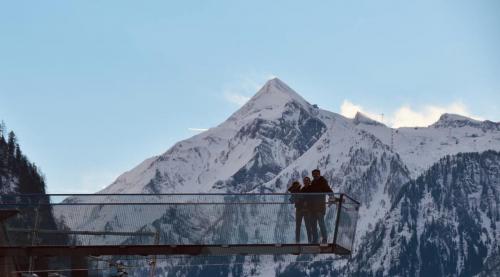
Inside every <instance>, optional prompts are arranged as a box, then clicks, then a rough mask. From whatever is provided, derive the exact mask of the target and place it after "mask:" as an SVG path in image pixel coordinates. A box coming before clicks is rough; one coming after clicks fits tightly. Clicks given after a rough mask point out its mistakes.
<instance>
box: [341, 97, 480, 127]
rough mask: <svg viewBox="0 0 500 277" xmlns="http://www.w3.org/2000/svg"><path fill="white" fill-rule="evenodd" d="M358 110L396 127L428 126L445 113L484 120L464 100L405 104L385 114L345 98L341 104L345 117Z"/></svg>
mask: <svg viewBox="0 0 500 277" xmlns="http://www.w3.org/2000/svg"><path fill="white" fill-rule="evenodd" d="M358 111H359V112H361V113H363V114H365V115H366V116H368V117H370V118H372V119H374V120H377V121H381V122H382V123H384V124H386V125H388V126H391V127H394V128H399V127H426V126H429V125H431V124H433V123H434V122H436V121H437V120H438V119H439V117H440V116H441V115H442V114H444V113H454V114H460V115H463V116H467V117H470V118H473V119H478V120H482V118H481V117H478V116H476V115H473V114H471V113H470V112H469V110H468V108H467V106H466V105H465V104H463V103H462V102H453V103H451V104H449V105H446V106H438V105H431V104H429V105H425V106H423V107H421V108H418V109H415V108H413V107H411V106H409V105H403V106H401V107H399V108H397V109H396V110H395V111H392V112H388V113H384V116H382V114H381V113H376V112H373V111H372V110H370V109H365V108H364V107H362V106H360V105H356V104H354V103H352V102H350V101H349V100H344V101H343V102H342V105H341V106H340V113H341V114H342V115H343V116H345V117H350V118H352V117H354V116H355V114H356V112H358Z"/></svg>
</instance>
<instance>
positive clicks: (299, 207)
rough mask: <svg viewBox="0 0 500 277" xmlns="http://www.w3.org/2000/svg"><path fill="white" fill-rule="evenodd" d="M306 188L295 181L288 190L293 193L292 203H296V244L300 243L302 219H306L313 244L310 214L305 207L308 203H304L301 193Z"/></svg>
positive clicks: (309, 239)
mask: <svg viewBox="0 0 500 277" xmlns="http://www.w3.org/2000/svg"><path fill="white" fill-rule="evenodd" d="M310 182H311V181H310V180H309V183H310ZM304 184H305V182H304ZM304 188H305V186H304V187H301V186H300V183H299V182H298V181H295V182H293V183H292V185H291V186H290V188H289V189H288V191H289V192H290V193H292V196H291V197H290V201H291V202H292V203H295V243H297V244H298V243H300V229H301V226H302V219H304V223H305V225H306V231H307V237H308V241H309V243H310V242H311V239H312V236H311V232H310V229H309V227H310V220H309V212H308V211H307V208H306V206H305V204H306V203H305V201H304V197H303V196H302V195H300V193H302V190H303V189H304ZM297 194H299V195H297Z"/></svg>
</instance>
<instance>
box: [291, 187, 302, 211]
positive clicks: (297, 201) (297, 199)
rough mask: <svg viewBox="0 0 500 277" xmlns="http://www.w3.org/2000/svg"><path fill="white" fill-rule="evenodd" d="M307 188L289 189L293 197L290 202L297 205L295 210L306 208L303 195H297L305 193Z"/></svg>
mask: <svg viewBox="0 0 500 277" xmlns="http://www.w3.org/2000/svg"><path fill="white" fill-rule="evenodd" d="M304 189H305V187H302V188H301V187H293V186H292V187H291V188H289V189H288V191H289V192H290V193H292V196H291V197H290V202H292V203H295V208H297V209H303V208H305V199H304V197H303V195H297V193H303V192H304Z"/></svg>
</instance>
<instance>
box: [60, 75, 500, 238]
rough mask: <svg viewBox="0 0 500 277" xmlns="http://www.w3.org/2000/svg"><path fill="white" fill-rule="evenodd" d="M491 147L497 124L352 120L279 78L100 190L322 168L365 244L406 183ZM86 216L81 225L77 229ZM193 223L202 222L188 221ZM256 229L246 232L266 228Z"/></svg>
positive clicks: (275, 188) (237, 183) (224, 181)
mask: <svg viewBox="0 0 500 277" xmlns="http://www.w3.org/2000/svg"><path fill="white" fill-rule="evenodd" d="M488 149H492V150H497V151H500V128H499V123H494V122H491V121H476V120H472V119H468V118H466V117H462V116H458V115H449V114H445V115H443V116H442V117H441V119H440V120H439V121H438V122H436V123H435V124H433V125H431V126H429V127H427V128H420V127H419V128H398V129H392V128H389V127H387V126H385V125H383V124H381V123H379V122H377V121H375V120H372V119H370V118H368V117H366V116H364V115H362V114H360V113H358V114H357V115H356V117H355V118H354V119H348V118H345V117H343V116H341V115H338V114H335V113H332V112H329V111H326V110H322V109H319V108H317V107H316V106H314V105H311V104H309V103H308V102H307V101H306V100H304V99H303V98H302V97H301V96H300V95H298V94H297V93H296V92H295V91H293V90H292V89H291V88H289V87H288V86H287V85H286V84H284V83H283V82H282V81H280V80H279V79H273V80H270V81H268V82H267V83H266V84H265V85H264V86H263V88H262V89H260V90H259V92H258V93H257V94H256V95H255V96H254V97H252V98H251V99H250V100H249V101H248V103H246V104H245V105H244V106H243V107H242V108H241V109H239V110H238V111H236V112H235V113H234V114H233V115H231V116H230V117H229V118H228V120H226V121H225V122H223V123H222V124H220V125H218V126H217V127H214V128H211V129H209V130H208V131H206V132H203V133H201V134H198V135H196V136H194V137H192V138H189V139H187V140H184V141H181V142H179V143H177V144H175V145H174V146H173V147H172V148H170V149H169V150H168V151H167V152H165V153H163V154H162V155H159V156H155V157H152V158H150V159H147V160H145V161H144V162H143V163H141V164H140V165H138V166H137V167H136V168H134V169H132V170H130V171H128V172H126V173H124V174H123V175H121V176H120V177H118V179H117V180H116V181H115V182H114V183H113V184H111V185H110V186H108V187H107V188H105V189H104V190H102V191H100V192H99V193H152V194H155V193H178V192H283V191H285V190H286V187H287V186H288V185H289V183H290V182H291V181H292V180H295V179H301V178H302V177H303V176H306V175H310V171H311V170H312V169H314V168H319V169H321V171H322V173H323V175H324V176H325V177H326V178H327V180H328V181H329V182H330V184H331V186H332V188H333V189H334V191H336V192H346V193H348V194H350V195H352V196H353V197H354V198H356V199H358V200H360V201H361V202H362V207H361V210H360V220H359V224H358V229H357V238H358V239H357V241H356V243H357V245H358V244H360V243H363V241H364V240H363V239H362V238H363V237H364V236H365V235H366V234H367V233H369V232H373V231H374V229H375V226H376V223H377V222H378V221H379V220H381V219H383V218H384V216H385V215H386V214H387V212H388V211H389V209H390V208H391V206H392V205H394V201H395V199H397V197H396V196H397V195H398V193H399V190H400V188H401V187H402V186H403V184H405V183H407V182H408V181H409V180H410V179H413V178H416V177H417V176H419V175H420V174H422V173H423V172H424V171H425V170H427V169H428V168H429V167H430V166H431V165H432V164H434V163H436V162H438V161H439V160H440V159H441V158H442V157H444V156H446V155H450V154H456V153H459V152H477V151H483V150H488ZM101 200H102V199H101ZM66 201H68V202H69V201H73V202H79V201H82V199H79V198H78V197H73V198H70V199H67V200H66ZM114 201H116V199H115V198H113V197H106V198H105V201H104V202H114ZM56 213H57V214H59V215H60V216H64V217H65V218H66V219H68V220H67V222H68V223H70V224H69V225H70V226H69V227H71V228H72V229H84V230H99V229H101V230H102V229H103V228H106V230H114V229H120V230H124V229H126V230H127V231H134V230H137V229H139V228H146V227H147V228H152V226H155V225H154V224H153V223H155V224H156V225H158V226H160V225H161V226H163V227H162V228H167V229H168V226H167V225H168V222H169V221H172V222H174V221H176V220H180V219H179V217H182V216H181V215H178V216H174V217H172V216H170V217H168V216H166V215H165V214H164V213H162V212H159V211H158V212H147V211H145V210H141V209H138V210H136V211H134V216H133V217H134V218H135V220H134V221H131V220H128V219H127V218H128V216H126V215H125V214H123V213H120V211H118V210H115V209H114V208H113V207H105V208H95V209H94V210H92V211H86V212H82V211H72V212H70V211H67V210H66V211H63V210H59V209H56ZM141 213H142V214H145V215H147V216H142V217H141V216H139V215H140V214H141ZM82 217H83V218H85V220H84V221H83V223H82V224H80V225H78V226H77V225H71V222H76V220H74V219H77V218H82ZM160 219H161V220H160ZM195 221H198V222H202V218H197V219H193V222H190V223H189V224H191V225H196V222H195ZM249 222H250V221H249ZM241 224H242V226H243V225H244V223H241ZM247 224H250V223H247ZM253 224H254V225H255V226H250V225H248V226H246V228H248V229H252V228H257V226H259V224H258V223H253ZM266 224H267V223H266ZM261 225H262V224H261ZM281 227H282V226H281ZM281 227H280V225H279V224H278V223H276V224H275V226H269V228H267V229H268V231H269V232H277V230H279V228H281ZM174 233H175V232H174ZM176 235H177V236H182V235H183V234H177V233H176ZM186 235H187V234H186ZM210 235H212V236H213V235H214V234H207V236H210Z"/></svg>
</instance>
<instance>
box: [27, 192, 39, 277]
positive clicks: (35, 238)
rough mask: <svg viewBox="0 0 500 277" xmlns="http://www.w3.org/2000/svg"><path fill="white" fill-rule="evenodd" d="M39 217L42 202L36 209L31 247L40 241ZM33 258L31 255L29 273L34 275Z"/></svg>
mask: <svg viewBox="0 0 500 277" xmlns="http://www.w3.org/2000/svg"><path fill="white" fill-rule="evenodd" d="M39 215H40V202H38V206H37V207H36V208H35V224H34V225H33V231H32V232H31V246H35V245H36V244H37V241H38V223H39ZM33 258H34V257H33V256H32V255H31V254H30V256H29V273H30V274H32V273H33Z"/></svg>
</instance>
